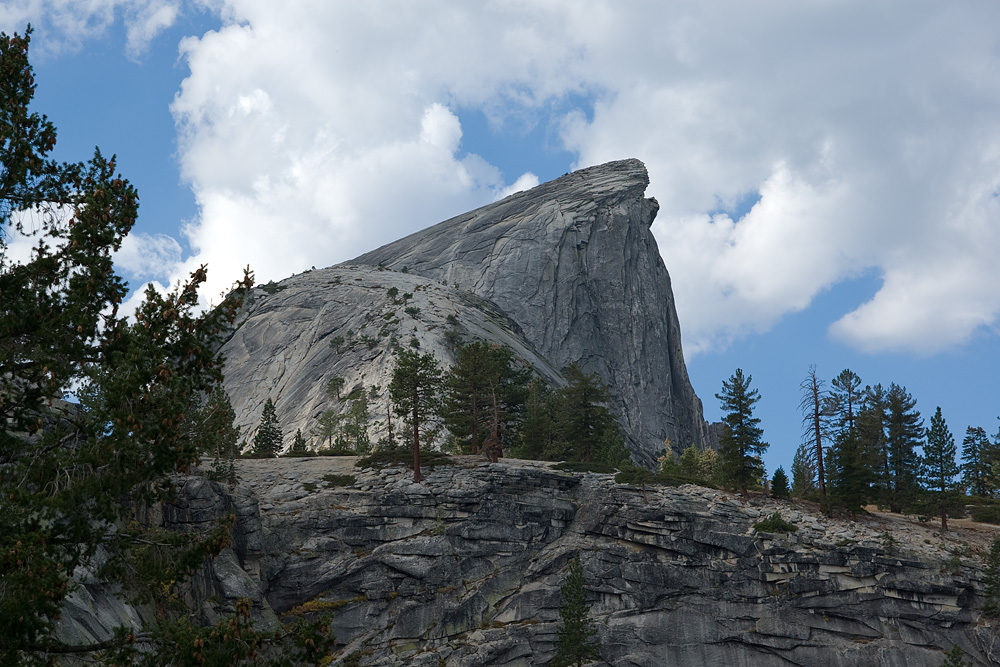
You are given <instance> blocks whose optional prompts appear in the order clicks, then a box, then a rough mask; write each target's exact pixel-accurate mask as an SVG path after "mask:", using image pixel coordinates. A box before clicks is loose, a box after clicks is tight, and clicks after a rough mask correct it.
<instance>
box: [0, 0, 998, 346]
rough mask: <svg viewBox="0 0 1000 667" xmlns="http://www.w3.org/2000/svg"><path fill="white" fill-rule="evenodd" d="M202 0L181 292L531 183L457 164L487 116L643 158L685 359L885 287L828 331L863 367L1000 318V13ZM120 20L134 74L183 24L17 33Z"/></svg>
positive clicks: (188, 111)
mask: <svg viewBox="0 0 1000 667" xmlns="http://www.w3.org/2000/svg"><path fill="white" fill-rule="evenodd" d="M197 4H198V6H199V7H202V6H207V7H211V8H212V10H213V11H216V12H217V13H218V15H219V16H220V17H221V20H222V24H221V27H220V28H219V29H218V30H216V31H212V32H209V33H207V34H205V35H203V36H200V37H191V38H188V39H186V40H184V41H183V42H182V43H181V46H180V48H181V54H182V57H183V59H184V60H185V62H186V63H187V65H188V66H189V67H190V76H189V77H188V78H187V79H186V80H185V81H184V83H183V85H182V88H181V90H180V91H178V93H177V96H176V98H175V100H174V103H173V106H172V111H173V113H174V117H175V119H176V122H177V124H178V128H179V159H180V162H181V165H182V170H183V177H184V178H185V179H186V180H187V181H188V182H190V184H191V187H192V189H193V191H194V193H195V196H196V199H197V202H198V206H199V215H198V217H197V219H196V220H194V221H192V222H191V223H190V224H189V225H188V226H187V227H186V228H185V232H184V233H185V234H186V236H187V239H188V241H189V242H190V245H191V248H192V251H193V255H191V256H190V257H188V258H186V259H185V260H184V261H183V262H182V263H181V264H180V265H179V266H178V267H177V268H176V270H175V271H174V272H173V274H172V276H171V281H173V280H176V279H178V278H180V277H182V275H183V274H185V273H186V272H188V271H189V270H190V269H191V268H192V267H193V266H194V265H196V264H200V263H202V262H208V263H209V265H210V280H211V281H212V282H211V286H210V293H212V294H215V293H217V292H218V291H220V290H222V289H224V288H225V286H227V285H228V284H229V282H230V281H231V280H232V279H234V278H236V277H238V275H239V270H240V268H242V266H244V265H246V264H247V263H249V264H251V265H252V267H253V268H254V269H255V270H256V271H257V273H258V277H259V278H261V279H263V280H267V279H271V278H274V279H277V278H281V277H283V276H286V275H288V274H289V273H291V272H292V271H300V270H303V269H305V268H308V267H309V266H311V265H316V266H324V265H329V264H331V263H334V262H337V261H341V260H344V259H348V258H350V257H352V256H354V255H356V254H358V253H360V252H363V251H365V250H368V249H370V248H372V247H375V246H377V245H379V244H381V243H384V242H387V241H390V240H393V239H396V238H399V237H400V236H402V235H404V234H406V233H408V232H411V231H415V230H416V229H418V228H421V227H423V226H426V225H427V224H430V223H433V222H436V221H438V220H440V219H443V218H446V217H448V216H450V215H453V214H456V213H460V212H462V211H464V210H467V209H469V208H472V207H474V206H477V205H480V204H483V203H487V202H488V201H491V200H493V199H494V198H496V197H497V196H502V195H503V194H505V193H508V192H512V191H515V190H517V189H521V188H523V187H527V186H530V185H531V184H533V183H534V177H533V176H532V175H531V174H523V175H516V174H508V175H506V176H507V177H508V178H514V179H516V180H515V182H514V183H513V184H509V183H508V182H507V179H505V178H504V177H503V176H502V175H501V174H500V172H499V171H498V170H497V169H496V168H495V167H493V166H492V165H491V164H490V163H489V159H490V156H489V155H483V156H482V157H480V156H476V155H469V154H467V153H465V152H463V148H462V144H461V140H462V127H461V123H460V119H459V118H458V117H457V116H456V112H455V110H456V109H478V110H482V111H483V112H484V113H485V114H486V116H487V117H488V118H489V119H491V122H492V123H493V125H494V126H495V127H500V128H502V127H504V123H503V121H504V120H505V119H515V120H516V121H517V123H515V124H520V125H522V126H530V125H531V124H532V123H534V122H556V123H558V126H559V127H560V128H561V137H562V140H563V141H564V144H565V147H566V148H568V149H569V150H571V151H574V152H575V153H576V154H577V155H578V156H579V159H578V166H585V165H590V164H595V163H599V162H603V161H606V160H612V159H619V158H624V157H632V156H634V157H638V158H640V159H642V160H644V161H645V162H646V164H647V166H648V167H649V171H650V176H651V185H650V188H649V191H648V193H649V194H650V195H653V196H656V197H657V199H658V200H659V202H660V205H661V210H660V214H659V217H658V219H657V222H656V225H655V226H654V233H655V234H656V236H657V239H658V242H659V244H660V247H661V251H662V253H663V255H664V257H665V259H666V262H667V267H668V269H669V270H670V272H671V275H672V277H673V286H674V290H675V294H676V296H677V301H678V308H679V311H680V313H679V314H680V320H681V322H682V324H683V328H684V336H685V347H686V348H687V349H688V350H689V351H697V350H702V349H709V348H713V347H717V346H720V345H725V344H726V342H727V341H729V340H731V339H732V338H733V337H738V336H743V335H746V334H747V333H748V332H754V331H765V330H767V329H768V328H769V327H771V326H772V325H773V324H774V323H775V322H777V321H778V320H779V319H780V318H781V317H783V316H784V315H786V314H788V313H791V312H795V311H798V310H802V309H804V308H808V307H810V304H811V303H812V302H813V300H814V299H815V297H816V295H817V294H820V293H821V292H822V291H823V290H826V289H829V288H830V287H831V286H833V285H836V284H837V283H838V282H840V281H843V280H845V279H849V278H851V277H854V276H857V275H859V274H861V273H864V274H865V275H870V274H875V275H879V276H881V277H882V281H883V282H882V287H881V289H880V290H879V291H878V292H877V293H876V294H873V295H871V299H870V300H869V301H868V302H867V303H863V304H861V303H859V304H857V309H856V310H854V312H850V313H835V314H833V315H832V316H831V318H830V319H831V323H832V327H831V334H832V335H834V336H836V337H837V338H839V339H841V340H844V341H847V342H849V343H850V344H852V345H854V346H857V347H860V348H863V349H872V350H876V349H900V348H907V349H912V350H918V351H924V352H933V351H935V350H940V349H944V348H947V347H949V346H952V345H955V344H958V343H961V341H963V340H965V339H967V338H968V337H969V336H972V335H974V334H975V333H976V332H977V331H979V330H982V329H983V328H984V327H985V328H987V329H989V328H994V329H995V328H996V327H997V326H998V321H1000V270H998V269H997V266H998V264H997V262H995V261H993V258H995V257H997V256H1000V236H998V232H997V229H998V227H1000V225H998V224H997V220H998V219H1000V216H998V213H1000V211H998V206H1000V199H998V196H997V193H998V192H1000V33H997V31H996V30H995V29H994V26H996V25H997V24H998V23H1000V5H996V4H991V3H938V2H931V1H930V0H913V1H912V2H906V3H898V4H891V5H885V4H880V3H870V2H861V1H860V0H850V1H848V2H840V3H818V4H817V3H801V2H798V1H797V0H783V1H782V0H779V1H778V2H772V3H768V4H767V5H760V4H754V3H745V2H739V1H737V0H732V1H722V0H718V1H710V2H699V3H687V4H670V5H666V4H662V3H661V4H656V3H622V2H612V1H611V0H587V1H585V0H562V1H555V0H553V1H552V2H546V3H536V2H524V1H523V0H508V1H499V0H498V1H496V2H491V3H461V4H459V3H435V2H427V3H398V2H379V1H375V0H372V1H368V2H364V3H349V2H333V3H331V2H326V1H320V0H314V1H312V2H307V1H305V0H303V1H301V2H295V3H274V2H272V1H271V0H211V1H210V2H209V1H207V0H206V1H205V2H199V3H197ZM173 7H177V9H176V10H175V11H174V13H171V10H170V8H173ZM39 8H42V9H39ZM120 8H126V9H125V10H124V15H125V17H126V20H127V21H130V22H131V23H130V24H129V25H130V26H131V27H130V28H129V35H130V44H132V35H135V45H136V46H134V47H132V46H130V47H129V48H130V49H132V48H135V49H136V50H137V52H141V48H142V44H144V43H148V41H149V40H150V39H152V38H153V37H154V36H155V35H156V34H158V31H160V30H162V29H163V28H164V27H166V26H168V25H170V24H171V23H172V22H175V21H176V20H177V16H178V15H179V14H178V12H181V13H182V12H183V11H185V9H186V8H185V7H184V6H180V5H177V4H176V2H170V3H169V4H164V3H162V2H161V3H155V2H152V0H147V1H137V2H133V3H124V2H119V1H116V0H89V1H88V2H86V3H71V2H68V1H60V0H45V1H43V0H35V1H22V2H20V3H17V4H10V3H7V4H5V5H4V7H3V8H2V9H0V25H6V24H9V23H10V21H11V20H13V19H11V17H15V18H17V17H21V18H18V19H17V20H24V19H23V17H25V16H28V15H30V14H32V12H36V13H37V12H40V11H43V10H44V11H45V12H47V13H48V14H49V15H50V17H51V18H50V21H49V23H50V24H51V25H54V26H63V27H62V28H60V30H62V33H63V34H65V35H67V37H66V39H67V40H68V41H72V39H74V37H73V35H83V37H76V38H75V39H84V38H85V37H86V35H88V34H93V32H94V31H97V30H100V29H103V28H102V26H104V25H106V23H107V22H108V21H109V20H111V18H110V17H112V16H113V14H114V11H116V10H117V9H120ZM164 8H166V9H164ZM5 21H6V23H5ZM66 26H73V29H70V28H68V27H66ZM74 30H76V32H74ZM575 99H583V100H586V102H585V104H586V105H587V106H586V108H580V109H578V110H575V111H572V112H570V113H565V114H564V115H563V116H562V117H561V118H558V119H550V118H546V117H545V115H546V114H548V113H550V112H551V109H553V108H556V109H559V108H561V109H565V108H566V105H567V104H568V103H569V102H568V101H569V100H575ZM591 103H592V106H590V105H591ZM748 195H759V197H760V199H759V201H757V203H756V205H755V206H754V207H753V208H752V209H751V210H750V211H749V212H747V213H746V214H745V215H743V216H742V217H741V218H740V219H738V220H734V219H732V218H733V216H734V215H735V213H733V210H734V208H735V206H736V204H737V203H738V202H740V201H743V200H745V199H746V198H747V196H748ZM720 209H721V210H728V211H730V213H728V214H727V213H720V212H719V211H720ZM737 217H739V216H737ZM161 259H163V257H161Z"/></svg>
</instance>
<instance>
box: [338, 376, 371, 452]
mask: <svg viewBox="0 0 1000 667" xmlns="http://www.w3.org/2000/svg"><path fill="white" fill-rule="evenodd" d="M370 416H371V415H370V414H369V412H368V394H367V393H364V392H362V393H361V395H360V396H359V397H358V398H356V399H354V400H353V401H351V406H350V407H349V408H348V409H347V414H346V415H344V419H343V432H344V440H345V442H346V443H347V445H348V446H349V447H350V448H351V450H353V451H354V453H355V454H358V455H361V456H363V455H365V454H368V452H369V451H370V450H371V436H370V435H369V434H368V419H369V418H370Z"/></svg>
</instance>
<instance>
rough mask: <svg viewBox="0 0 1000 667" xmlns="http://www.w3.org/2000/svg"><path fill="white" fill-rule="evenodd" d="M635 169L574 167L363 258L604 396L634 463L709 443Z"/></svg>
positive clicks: (628, 165) (641, 170)
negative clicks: (468, 301) (422, 280)
mask: <svg viewBox="0 0 1000 667" xmlns="http://www.w3.org/2000/svg"><path fill="white" fill-rule="evenodd" d="M648 183H649V177H648V175H647V173H646V168H645V166H644V165H643V164H642V162H640V161H639V160H623V161H619V162H610V163H607V164H604V165H600V166H597V167H591V168H588V169H581V170H580V171H576V172H573V173H571V174H567V175H566V176H563V177H562V178H558V179H556V180H554V181H551V182H548V183H544V184H542V185H539V186H538V187H535V188H532V189H531V190H527V191H525V192H520V193H518V194H515V195H512V196H510V197H507V198H506V199H503V200H502V201H499V202H497V203H495V204H491V205H489V206H485V207H483V208H480V209H477V210H475V211H471V212H469V213H465V214H463V215H460V216H457V217H455V218H452V219H451V220H447V221H445V222H442V223H440V224H437V225H435V226H433V227H430V228H428V229H425V230H423V231H420V232H417V233H416V234H412V235H410V236H407V237H406V238H403V239H400V240H399V241H396V242H394V243H390V244H388V245H386V246H383V247H381V248H379V249H377V250H374V251H372V252H369V253H366V254H364V255H362V256H360V257H358V258H357V259H355V260H354V263H359V264H370V265H373V266H383V267H385V268H390V269H395V270H397V271H400V270H402V269H403V268H404V267H406V269H407V270H408V271H409V272H411V273H415V274H418V275H421V276H426V277H428V278H433V279H434V280H437V281H440V282H444V283H447V284H448V285H452V286H454V287H456V288H458V289H462V290H468V291H469V292H472V293H473V294H477V295H479V296H481V297H484V298H486V299H489V300H490V301H491V302H493V303H495V304H496V305H497V306H499V307H500V308H501V309H502V310H503V312H504V313H506V314H507V315H508V316H509V317H510V318H511V319H512V320H513V321H514V322H516V323H517V324H518V326H519V327H520V328H521V330H522V331H523V332H524V335H525V337H526V339H527V340H528V341H529V342H530V343H531V344H532V345H533V346H534V347H535V348H536V349H537V350H538V351H539V352H540V353H541V354H542V355H543V356H544V357H545V358H546V359H548V360H549V361H550V362H551V363H552V364H553V365H555V366H556V367H557V368H562V367H564V366H566V365H568V364H570V363H574V362H579V363H580V364H581V366H582V367H583V369H584V370H585V371H587V372H596V373H598V374H599V375H600V376H601V378H602V379H603V380H604V381H605V383H607V385H608V386H609V388H610V389H611V392H612V397H613V401H614V403H615V406H614V407H615V408H616V409H617V411H618V413H619V415H620V421H621V424H622V426H623V429H624V432H625V435H626V438H627V440H628V442H629V445H630V449H631V450H632V452H633V458H635V459H636V460H637V461H639V462H641V463H643V464H646V465H652V464H653V463H654V462H655V460H656V457H657V456H658V455H659V454H660V453H662V451H663V446H664V440H665V439H669V440H670V442H671V443H672V445H673V447H674V449H675V450H677V451H679V450H680V449H683V448H684V447H687V446H688V445H691V444H697V445H699V446H706V445H707V444H708V443H710V442H711V439H710V437H709V434H708V429H707V425H706V423H705V421H704V418H703V416H702V406H701V401H700V400H699V399H698V397H697V396H696V395H695V393H694V390H693V389H692V387H691V383H690V380H689V379H688V375H687V369H686V368H685V366H684V355H683V352H682V350H681V334H680V327H679V325H678V321H677V313H676V310H675V308H674V300H673V294H672V292H671V287H670V276H669V275H668V273H667V269H666V267H665V266H664V264H663V260H662V259H661V257H660V253H659V251H658V249H657V246H656V241H655V240H654V238H653V235H652V233H651V231H650V225H651V224H652V222H653V219H654V217H655V216H656V211H657V210H658V208H659V205H658V204H657V203H656V200H654V199H646V198H644V197H643V194H644V192H645V189H646V186H647V185H648Z"/></svg>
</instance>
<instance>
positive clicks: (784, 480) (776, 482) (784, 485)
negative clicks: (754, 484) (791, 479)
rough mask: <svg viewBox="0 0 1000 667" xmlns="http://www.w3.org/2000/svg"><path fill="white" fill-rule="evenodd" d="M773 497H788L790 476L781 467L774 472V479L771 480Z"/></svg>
mask: <svg viewBox="0 0 1000 667" xmlns="http://www.w3.org/2000/svg"><path fill="white" fill-rule="evenodd" d="M771 495H772V496H774V497H775V498H787V497H788V475H786V474H785V469H784V468H782V467H781V466H778V469H777V470H775V471H774V477H773V478H772V479H771Z"/></svg>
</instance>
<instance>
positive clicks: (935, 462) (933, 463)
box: [921, 406, 959, 530]
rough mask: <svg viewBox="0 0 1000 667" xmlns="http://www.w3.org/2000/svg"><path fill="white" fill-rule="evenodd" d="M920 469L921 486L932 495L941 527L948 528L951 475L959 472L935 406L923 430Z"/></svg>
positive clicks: (952, 443)
mask: <svg viewBox="0 0 1000 667" xmlns="http://www.w3.org/2000/svg"><path fill="white" fill-rule="evenodd" d="M921 472H922V473H923V474H922V477H923V482H924V486H925V487H926V488H927V490H928V491H929V492H930V493H931V495H932V503H933V504H934V506H935V508H936V509H937V512H938V514H939V515H940V516H941V530H948V509H949V507H950V506H952V505H955V503H956V498H955V496H956V490H957V489H956V486H955V477H956V476H957V475H958V473H959V467H958V464H957V463H955V438H954V437H953V436H952V435H951V431H949V430H948V424H947V423H946V422H945V420H944V416H943V415H942V414H941V407H940V406H938V408H937V410H936V411H935V412H934V416H933V417H931V426H930V428H929V429H927V444H926V445H924V458H923V466H922V470H921Z"/></svg>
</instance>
